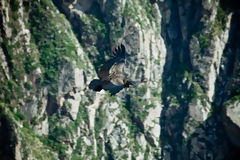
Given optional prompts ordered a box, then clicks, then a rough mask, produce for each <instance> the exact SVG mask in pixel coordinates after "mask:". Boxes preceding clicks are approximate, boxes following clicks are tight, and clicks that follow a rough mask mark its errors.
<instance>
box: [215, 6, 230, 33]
mask: <svg viewBox="0 0 240 160" xmlns="http://www.w3.org/2000/svg"><path fill="white" fill-rule="evenodd" d="M226 23H227V13H226V12H225V11H224V10H223V9H222V8H221V7H220V6H218V7H217V15H216V18H215V22H214V25H213V32H212V35H213V36H220V34H221V33H222V31H224V30H225V29H226Z"/></svg>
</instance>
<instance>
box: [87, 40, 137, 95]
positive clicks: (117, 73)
mask: <svg viewBox="0 0 240 160" xmlns="http://www.w3.org/2000/svg"><path fill="white" fill-rule="evenodd" d="M113 56H114V57H113V58H112V59H110V60H108V61H107V62H106V63H105V64H104V65H103V66H102V67H101V68H100V69H98V71H97V74H98V77H99V79H93V80H92V81H91V82H90V84H89V89H92V90H94V91H101V90H102V89H103V90H106V91H109V92H110V93H111V95H115V94H116V93H118V92H119V91H120V90H122V89H123V88H129V86H130V85H133V83H132V81H130V80H128V79H127V78H126V77H125V75H124V74H123V67H124V65H125V56H126V50H125V47H124V45H123V44H121V45H120V46H118V47H117V48H115V49H114V51H113Z"/></svg>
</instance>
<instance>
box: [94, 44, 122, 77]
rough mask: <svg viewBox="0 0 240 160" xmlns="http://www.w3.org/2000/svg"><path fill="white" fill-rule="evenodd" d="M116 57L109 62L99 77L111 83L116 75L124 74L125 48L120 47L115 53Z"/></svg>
mask: <svg viewBox="0 0 240 160" xmlns="http://www.w3.org/2000/svg"><path fill="white" fill-rule="evenodd" d="M113 55H114V57H113V58H112V59H110V60H108V61H107V62H106V63H105V64H104V65H103V66H102V67H101V68H100V69H99V70H98V76H99V78H100V79H101V80H107V81H110V80H111V79H113V78H114V77H115V76H116V75H119V74H122V70H123V67H124V61H125V47H124V45H121V46H119V47H118V48H116V49H115V51H114V52H113Z"/></svg>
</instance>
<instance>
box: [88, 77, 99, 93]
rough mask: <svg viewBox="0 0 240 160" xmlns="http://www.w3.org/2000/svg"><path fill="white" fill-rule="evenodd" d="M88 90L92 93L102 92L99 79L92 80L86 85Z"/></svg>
mask: <svg viewBox="0 0 240 160" xmlns="http://www.w3.org/2000/svg"><path fill="white" fill-rule="evenodd" d="M88 87H89V89H92V90H94V91H97V92H99V91H101V90H102V85H101V81H100V80H99V79H93V80H92V81H91V82H90V84H89V85H88Z"/></svg>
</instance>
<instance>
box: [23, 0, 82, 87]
mask: <svg viewBox="0 0 240 160" xmlns="http://www.w3.org/2000/svg"><path fill="white" fill-rule="evenodd" d="M32 5H33V6H32V11H31V19H30V21H29V23H30V28H31V33H32V35H33V39H34V40H35V43H36V45H37V48H38V50H39V52H40V64H41V66H42V67H43V68H44V70H43V72H44V80H43V83H45V84H48V85H51V86H52V87H53V88H56V86H53V84H55V83H56V82H57V80H58V77H59V73H60V69H61V64H62V63H63V62H64V61H66V60H67V59H66V57H69V58H71V59H74V60H77V59H78V57H77V54H76V47H75V45H74V41H73V40H72V39H71V37H70V35H69V34H67V33H66V31H65V30H66V28H70V26H69V24H66V20H65V18H64V16H63V15H61V14H53V13H52V12H49V10H52V9H53V10H54V9H55V8H54V6H53V5H52V4H51V3H50V2H49V1H46V0H43V1H41V2H40V3H38V2H33V4H32ZM47 6H48V7H49V10H48V9H47ZM31 62H32V59H29V60H27V61H26V62H25V64H26V65H25V66H26V70H27V71H28V70H29V69H28V68H29V67H28V64H29V63H31Z"/></svg>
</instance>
